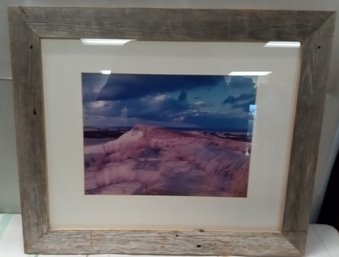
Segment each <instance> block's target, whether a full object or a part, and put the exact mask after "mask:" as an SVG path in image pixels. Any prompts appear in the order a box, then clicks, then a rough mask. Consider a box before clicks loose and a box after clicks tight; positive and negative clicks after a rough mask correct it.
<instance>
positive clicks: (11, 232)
mask: <svg viewBox="0 0 339 257" xmlns="http://www.w3.org/2000/svg"><path fill="white" fill-rule="evenodd" d="M24 256H31V257H43V256H45V257H48V256H49V257H52V256H54V255H28V254H24V252H23V238H22V229H21V215H19V214H1V213H0V257H24ZM55 256H58V257H65V256H74V255H55ZM77 256H79V257H81V256H86V257H90V256H95V255H77ZM96 256H100V257H126V256H127V255H118V254H104V255H96ZM133 257H136V255H133ZM304 257H339V234H338V232H337V230H335V229H334V228H333V227H331V226H327V225H318V224H312V225H310V228H309V233H308V241H307V247H306V254H305V256H304Z"/></svg>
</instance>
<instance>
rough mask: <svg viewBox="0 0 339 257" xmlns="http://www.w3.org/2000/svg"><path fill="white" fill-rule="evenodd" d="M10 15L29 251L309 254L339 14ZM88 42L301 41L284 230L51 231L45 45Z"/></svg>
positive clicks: (41, 11)
mask: <svg viewBox="0 0 339 257" xmlns="http://www.w3.org/2000/svg"><path fill="white" fill-rule="evenodd" d="M8 14H9V25H10V41H11V54H12V72H13V86H14V102H15V120H16V132H17V145H18V146H17V149H18V150H17V151H18V163H19V174H20V191H21V192H20V193H21V211H22V217H23V232H24V244H25V251H26V253H30V254H37V253H39V254H100V253H122V254H161V255H249V256H300V255H302V254H303V252H304V249H305V243H306V238H307V228H308V222H309V219H308V218H309V211H310V208H311V200H312V188H313V183H314V173H315V169H316V160H317V154H318V144H319V136H320V129H321V122H322V113H323V106H324V99H325V88H326V81H327V79H326V78H327V73H328V65H329V58H330V53H331V42H332V36H333V27H334V21H335V12H328V11H270V10H220V9H219V10H198V9H144V8H136V9H134V8H78V7H10V8H9V10H8ZM79 38H133V39H137V40H143V41H217V42H220V41H241V42H244V41H246V42H247V41H249V42H259V41H301V42H302V56H301V72H300V82H299V91H298V97H297V106H296V116H295V125H294V132H293V138H292V149H291V158H290V164H289V173H288V174H289V175H288V183H287V194H286V204H285V209H284V214H283V226H282V229H281V231H279V232H262V231H261V232H256V231H241V232H236V231H224V230H222V231H209V230H205V229H204V228H201V229H196V230H76V229H74V230H52V229H50V225H49V211H48V190H47V170H46V141H45V136H44V135H45V124H44V104H43V86H44V85H43V80H42V69H43V67H42V61H41V39H79Z"/></svg>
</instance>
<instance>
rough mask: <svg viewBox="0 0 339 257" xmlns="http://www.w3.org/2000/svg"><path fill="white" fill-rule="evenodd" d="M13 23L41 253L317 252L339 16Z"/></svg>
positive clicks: (153, 16) (30, 229) (225, 13)
mask: <svg viewBox="0 0 339 257" xmlns="http://www.w3.org/2000/svg"><path fill="white" fill-rule="evenodd" d="M8 13H9V24H10V39H11V53H12V71H13V86H14V102H15V113H16V130H17V144H18V162H19V174H20V190H21V207H22V218H23V232H24V243H25V251H26V252H27V253H32V254H33V253H34V254H100V253H119V254H153V255H155V254H159V255H237V256H301V255H302V254H303V252H304V249H305V243H306V238H307V228H308V221H309V220H308V217H309V211H310V207H311V200H312V187H313V182H314V172H315V168H316V159H317V154H318V143H319V135H320V128H321V121H322V112H323V105H324V99H325V88H326V81H327V79H326V77H327V72H328V62H329V57H330V53H331V42H332V34H333V26H334V19H335V13H334V12H328V11H270V10H224V9H223V10H220V9H218V10H208V9H205V10H200V9H144V8H84V7H82V8H80V7H79V8H78V7H72V8H71V7H10V8H9V11H8ZM93 44H94V45H93ZM107 44H108V45H107ZM112 44H113V45H112ZM116 44H119V46H118V45H116ZM122 44H124V45H123V46H122Z"/></svg>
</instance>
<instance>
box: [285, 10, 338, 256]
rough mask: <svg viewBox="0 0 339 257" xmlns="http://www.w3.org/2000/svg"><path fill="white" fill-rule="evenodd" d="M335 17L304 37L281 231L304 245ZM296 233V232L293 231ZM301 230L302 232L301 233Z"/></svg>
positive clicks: (300, 247) (294, 241) (300, 244)
mask: <svg viewBox="0 0 339 257" xmlns="http://www.w3.org/2000/svg"><path fill="white" fill-rule="evenodd" d="M334 23H335V17H334V16H332V17H330V18H329V19H328V20H327V21H326V22H325V23H324V24H323V25H322V26H321V27H320V28H319V29H318V30H316V31H315V32H314V33H312V34H311V35H310V36H309V37H308V38H306V39H305V40H304V43H303V49H302V59H301V72H300V81H299V92H298V99H297V106H296V116H295V123H294V133H293V140H292V149H291V158H290V168H289V178H288V185H287V195H286V206H285V213H284V221H283V228H282V231H283V233H284V234H285V235H286V237H287V238H289V239H290V241H291V242H293V243H294V244H295V245H297V246H298V248H299V249H301V250H302V249H304V248H305V244H306V232H307V228H308V225H309V214H310V210H311V205H312V196H313V194H312V192H313V186H314V176H315V171H316V166H317V156H318V146H319V140H320V131H321V124H322V114H323V108H324V102H325V93H326V85H327V83H326V82H327V74H328V65H329V58H330V54H331V48H332V37H333V29H334ZM294 234H295V235H294ZM300 234H304V236H301V235H300Z"/></svg>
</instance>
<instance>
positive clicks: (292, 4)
mask: <svg viewBox="0 0 339 257" xmlns="http://www.w3.org/2000/svg"><path fill="white" fill-rule="evenodd" d="M9 5H11V6H13V5H26V6H28V5H31V6H101V7H153V8H166V7H167V8H214V9H217V8H231V9H232V8H233V9H276V10H279V9H281V10H296V9H299V10H338V9H339V1H338V0H322V1H319V0H242V1H239V0H230V1H227V0H171V1H168V0H116V1H114V0H112V1H109V0H97V1H91V0H83V1H82V0H58V1H56V0H37V1H34V0H30V1H24V0H12V1H10V0H1V2H0V212H19V186H18V178H17V164H16V155H15V133H14V121H13V120H14V118H13V102H12V99H11V92H12V89H11V80H10V78H11V69H10V57H9V56H10V52H9V39H8V23H7V12H6V9H7V6H9ZM338 67H339V17H338V19H337V22H336V29H335V38H334V45H333V51H332V58H331V68H330V79H329V85H328V89H327V95H326V104H325V113H324V119H323V125H322V135H321V142H320V149H319V157H318V167H317V176H316V185H315V192H314V202H313V213H312V220H313V221H314V220H315V218H316V216H317V215H318V211H319V208H320V206H321V202H322V199H323V195H324V191H325V190H326V185H327V181H328V176H329V172H330V170H331V167H332V165H333V162H334V158H335V153H336V151H337V149H338V146H339V126H338V125H339V85H338V81H339V72H338Z"/></svg>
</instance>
